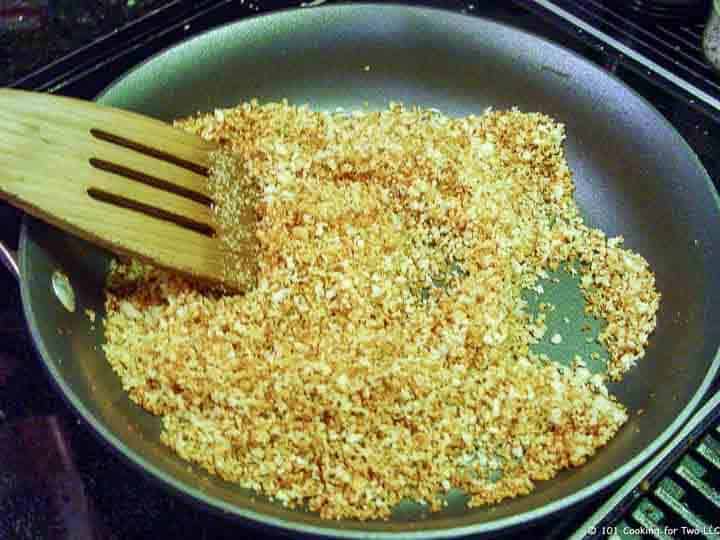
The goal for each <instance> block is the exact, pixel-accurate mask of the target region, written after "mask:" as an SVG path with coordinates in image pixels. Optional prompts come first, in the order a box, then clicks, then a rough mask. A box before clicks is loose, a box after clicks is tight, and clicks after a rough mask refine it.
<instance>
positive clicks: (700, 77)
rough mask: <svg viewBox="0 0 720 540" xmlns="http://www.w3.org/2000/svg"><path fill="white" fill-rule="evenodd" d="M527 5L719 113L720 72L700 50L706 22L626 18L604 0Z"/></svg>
mask: <svg viewBox="0 0 720 540" xmlns="http://www.w3.org/2000/svg"><path fill="white" fill-rule="evenodd" d="M528 7H529V8H530V9H533V10H535V11H538V12H540V14H544V15H545V16H546V17H547V16H550V17H551V18H552V19H555V20H557V19H559V20H560V21H562V23H563V24H564V25H566V27H567V22H570V23H572V25H573V27H574V28H575V29H576V30H577V31H579V32H581V33H584V34H586V35H589V36H591V37H592V38H594V39H596V40H598V41H599V42H600V43H602V45H603V46H609V47H610V48H612V49H614V50H615V51H616V52H617V53H619V56H620V60H621V61H623V62H624V63H626V64H628V67H630V68H634V69H635V71H638V72H640V73H641V74H642V75H643V76H645V77H646V78H648V79H650V80H652V81H654V82H658V83H660V84H663V85H667V84H668V83H669V84H670V85H672V86H674V87H676V89H679V90H681V91H682V92H684V93H685V94H686V95H689V102H690V104H693V105H694V104H695V103H694V101H697V102H698V103H697V104H698V105H700V106H701V107H704V108H705V109H708V110H709V112H711V113H712V114H713V115H714V116H717V115H720V74H718V73H717V72H716V71H714V69H713V68H712V66H711V65H710V63H709V62H708V61H707V60H706V59H705V56H704V54H703V50H702V35H703V29H704V24H703V23H698V22H693V21H688V22H686V23H684V24H677V23H675V22H670V21H666V22H658V21H657V20H653V19H650V18H649V17H645V18H641V17H639V16H638V15H637V14H635V15H628V13H627V12H626V11H624V10H623V9H622V8H620V9H619V8H618V7H617V6H615V5H613V3H612V2H607V1H602V0H585V1H583V2H577V1H575V0H534V1H531V2H529V3H528Z"/></svg>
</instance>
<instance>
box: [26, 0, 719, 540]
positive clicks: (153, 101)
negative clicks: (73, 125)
mask: <svg viewBox="0 0 720 540" xmlns="http://www.w3.org/2000/svg"><path fill="white" fill-rule="evenodd" d="M365 66H370V69H369V70H366V69H365ZM254 97H258V98H259V99H261V100H263V101H269V100H279V99H282V98H288V99H289V100H290V101H291V102H292V103H309V104H310V105H311V106H313V107H317V108H323V109H329V108H334V107H338V106H343V107H348V108H353V107H360V106H362V105H363V104H364V103H365V102H367V104H368V105H369V106H370V107H371V108H382V107H385V106H386V105H387V103H388V101H390V100H393V101H402V102H405V103H407V104H418V105H423V106H428V107H435V108H438V109H440V110H442V111H444V112H447V113H450V114H468V113H481V112H482V111H483V110H484V109H485V108H486V107H488V106H492V107H495V108H508V107H513V106H517V107H519V108H521V109H523V110H527V111H542V112H544V113H547V114H549V115H552V116H553V117H555V118H556V119H558V120H560V121H562V122H564V123H565V124H566V125H567V132H568V140H567V143H566V149H567V156H568V159H569V162H570V165H571V168H572V171H573V172H574V176H575V180H576V183H577V193H576V197H577V201H578V203H579V205H580V207H581V208H582V210H583V211H584V213H585V215H586V217H587V219H588V220H589V222H590V223H591V224H592V225H594V226H599V227H601V228H602V229H604V230H605V231H606V232H607V233H608V234H609V235H615V234H623V235H624V236H625V238H626V241H627V245H628V246H630V247H631V248H632V249H634V250H636V251H638V252H640V253H641V254H643V255H644V256H645V257H646V258H647V259H648V260H649V262H650V264H651V265H652V268H653V269H654V270H655V271H656V274H657V284H658V288H659V289H660V291H661V292H662V294H663V300H662V307H661V311H660V313H659V324H658V328H657V332H656V334H655V335H654V337H653V338H652V341H651V344H650V347H649V349H648V352H647V357H646V358H645V359H644V360H642V361H641V362H640V364H639V366H638V367H637V368H636V369H634V370H633V371H632V372H631V373H630V374H629V375H628V376H627V377H626V378H625V380H624V381H623V382H622V383H620V384H617V385H615V386H614V390H615V392H616V393H617V395H618V396H619V397H620V398H621V400H622V401H623V402H624V403H625V404H627V405H628V406H629V408H630V410H631V411H633V414H632V415H631V420H630V421H629V422H628V424H627V425H626V426H625V427H624V428H623V429H622V431H621V432H620V434H619V435H618V436H617V437H616V438H615V439H614V440H613V441H612V442H611V443H610V444H609V446H608V447H607V448H605V449H603V450H602V451H601V452H600V453H599V454H598V455H597V456H596V457H595V458H594V459H593V460H591V461H590V462H589V463H588V464H587V465H586V466H584V467H582V468H580V469H577V470H573V471H568V472H565V473H563V474H561V475H560V476H559V477H557V478H556V479H554V480H552V481H547V482H541V483H539V485H538V488H537V490H536V491H535V492H534V493H532V494H531V495H529V496H526V497H522V498H519V499H516V500H512V501H507V502H503V503H501V504H499V505H497V506H495V507H492V508H481V509H473V510H465V509H464V508H463V506H462V504H451V505H450V506H449V508H447V509H446V510H445V511H443V512H441V513H438V514H434V515H431V516H429V517H422V516H420V515H418V514H417V513H415V512H412V511H408V512H404V513H403V512H401V513H399V514H398V515H397V516H396V517H395V518H393V519H392V520H390V521H387V522H368V523H361V522H353V521H337V522H324V521H322V520H320V519H319V518H318V517H317V516H316V515H314V514H311V513H305V512H301V511H291V510H287V509H284V508H283V507H281V506H280V505H277V504H273V503H271V502H269V501H267V500H266V499H264V498H262V497H254V498H251V494H249V493H248V492H245V491H243V490H241V489H238V488H236V487H234V486H232V485H230V484H227V483H225V482H223V481H220V480H217V479H215V478H213V477H210V476H209V475H207V474H205V473H204V472H202V471H200V470H197V469H195V468H193V467H189V466H188V464H187V463H185V462H183V461H181V460H180V459H179V458H177V457H175V456H174V455H173V454H172V453H171V452H170V451H168V450H167V449H166V448H165V447H163V446H162V445H161V444H160V442H159V439H158V433H159V420H158V419H157V418H155V417H152V416H151V415H149V414H148V413H145V412H144V411H142V410H141V409H139V408H138V407H137V406H135V405H133V404H132V403H131V402H130V401H129V400H128V399H127V398H126V396H125V394H124V393H123V391H122V388H121V386H120V382H119V380H118V378H117V377H116V376H115V375H114V374H113V373H112V371H111V370H110V368H109V367H108V365H107V363H106V361H105V358H104V356H103V353H102V351H101V350H100V348H99V345H100V344H101V343H102V325H101V323H100V321H98V322H97V323H96V324H95V325H91V323H90V321H89V319H88V318H87V317H86V316H85V314H84V313H83V311H84V309H85V308H92V309H94V310H96V311H97V312H98V315H99V317H102V313H103V308H102V304H103V294H102V285H103V280H104V275H105V271H106V268H107V263H108V256H107V255H106V254H105V253H104V252H102V251H101V250H99V249H97V248H94V247H92V246H90V245H88V244H86V243H84V242H81V241H79V240H77V239H75V238H72V237H70V236H67V235H65V234H63V233H61V232H59V231H57V230H55V229H53V228H51V227H49V226H46V225H44V224H42V223H40V222H37V221H35V220H32V219H27V220H26V222H25V226H24V227H23V231H22V238H21V253H20V255H21V256H20V264H21V271H22V278H23V279H22V295H23V301H24V306H25V310H26V316H27V320H28V323H29V326H30V328H31V331H32V334H33V337H34V339H35V342H36V344H37V347H38V350H39V352H40V354H41V356H42V359H43V361H44V363H45V364H46V366H47V368H48V370H49V372H50V375H51V377H52V378H53V379H54V381H55V382H56V383H57V384H58V386H59V388H60V389H61V391H62V392H63V394H64V395H65V396H66V397H67V398H68V400H69V401H70V402H71V403H72V404H73V406H74V407H75V408H76V409H77V410H78V411H79V413H80V414H81V415H82V416H83V417H84V418H85V419H86V420H87V421H88V422H89V423H90V424H91V425H92V426H93V427H94V428H95V430H97V431H98V432H99V433H100V434H101V436H102V437H103V438H104V439H106V440H107V441H108V442H109V443H110V444H111V445H112V446H114V447H115V448H117V449H118V450H119V451H120V453H121V454H123V455H124V456H125V457H126V458H128V459H129V460H130V461H131V462H133V463H135V464H137V465H138V466H139V467H141V468H142V469H144V470H145V471H146V472H148V473H149V474H151V475H152V476H155V477H157V478H158V479H160V480H161V481H162V482H163V483H165V484H167V485H169V486H171V487H172V488H173V489H175V490H177V491H179V492H182V493H184V494H186V495H189V496H191V497H192V498H194V499H196V500H199V501H202V502H203V503H205V504H207V505H209V506H210V507H214V508H216V509H219V510H221V511H223V512H226V513H230V514H234V515H237V516H242V517H245V518H250V519H251V520H255V521H261V522H264V523H266V524H273V525H278V526H280V527H283V528H288V529H291V530H294V531H302V532H305V533H313V532H314V533H319V534H331V535H342V536H354V537H367V538H376V537H384V536H388V535H393V534H396V535H398V536H400V537H403V538H411V537H418V538H419V537H423V538H430V537H435V536H455V535H460V534H468V533H471V532H489V531H492V530H497V529H499V528H504V527H509V526H512V525H517V524H521V523H524V522H527V521H530V520H533V519H537V518H539V517H542V516H544V515H547V514H549V513H551V512H556V511H558V510H561V509H563V508H567V507H569V506H570V505H572V504H573V503H575V502H577V501H579V500H580V499H583V498H585V497H588V496H589V495H591V494H593V493H594V492H596V491H598V490H599V489H601V488H603V487H606V486H608V485H610V484H611V483H612V482H614V481H616V480H617V479H619V478H621V477H622V476H623V475H625V474H627V473H628V472H629V471H630V470H632V469H633V468H634V467H636V466H637V465H638V464H639V463H640V462H641V461H642V460H643V459H644V458H645V457H647V456H648V455H649V454H650V453H652V451H654V450H655V449H657V448H658V447H659V446H660V445H661V444H662V443H663V442H664V441H666V440H667V439H668V437H669V436H670V434H671V433H672V432H673V431H674V430H675V429H677V428H678V426H680V425H681V424H682V423H683V421H684V420H685V419H686V418H687V416H688V414H689V412H690V410H691V409H692V408H693V407H694V406H695V405H696V404H697V403H698V400H699V399H700V397H701V393H702V392H703V391H704V390H705V389H706V388H707V385H708V383H709V381H710V380H711V378H712V377H713V375H714V374H715V372H716V371H717V368H718V360H717V358H716V352H717V348H718V332H717V329H718V328H720V309H717V306H718V305H720V287H719V285H720V280H718V278H717V277H716V276H715V271H716V268H718V267H720V256H719V251H718V249H719V248H720V243H719V240H720V238H719V236H718V232H719V231H720V228H719V224H720V219H718V218H719V217H720V213H719V211H718V199H717V196H716V192H715V189H714V187H713V185H712V183H711V182H710V180H709V178H708V176H707V174H706V172H705V171H704V169H703V168H702V166H701V164H700V163H699V161H698V159H697V158H696V156H695V155H694V154H693V152H692V151H691V149H690V148H689V147H688V146H687V144H686V143H685V141H684V140H683V139H682V138H681V137H680V136H679V135H678V133H677V132H676V131H675V130H674V129H673V128H672V127H671V126H670V125H669V124H668V123H667V122H666V121H665V120H664V119H663V118H662V117H661V116H660V115H659V114H658V113H657V112H656V111H655V110H654V109H653V108H652V107H651V106H650V105H649V104H648V103H647V102H645V101H644V100H643V99H642V98H640V97H639V96H638V95H637V94H635V93H634V92H633V91H632V90H630V89H628V88H627V87H626V86H624V85H623V84H622V83H621V82H619V81H617V80H616V79H614V78H612V77H610V76H608V75H607V74H606V73H604V72H603V71H601V70H600V69H598V68H597V67H594V66H593V65H591V64H590V63H589V62H587V61H585V60H583V59H581V58H580V57H578V56H576V55H574V54H573V53H570V52H568V51H566V50H564V49H562V48H560V47H558V46H555V45H553V44H550V43H548V42H546V41H543V40H541V39H538V38H537V37H534V36H532V35H529V34H526V33H524V32H520V31H517V30H514V29H512V28H508V27H506V26H502V25H499V24H495V23H492V22H489V21H486V20H483V19H479V18H475V17H465V16H461V15H456V14H450V13H447V12H443V11H436V10H430V9H418V8H408V7H401V6H389V5H384V6H368V5H353V6H330V7H321V8H313V9H309V10H295V11H286V12H282V13H278V14H273V15H271V16H262V17H257V18H253V19H249V20H245V21H243V22H240V23H238V24H233V25H229V26H226V27H223V28H221V29H219V30H215V31H213V32H210V33H207V34H204V35H202V36H200V37H198V38H195V39H193V40H191V41H189V42H186V43H184V44H182V45H180V46H178V47H175V48H173V49H171V50H168V51H166V52H164V53H163V54H161V55H159V56H157V57H156V58H154V59H152V60H151V61H149V62H147V63H145V64H143V65H141V66H140V67H138V68H136V69H135V70H133V71H132V72H131V73H129V74H128V75H127V76H125V77H123V78H122V79H121V80H119V81H118V82H117V83H115V84H114V85H113V86H112V87H111V88H110V89H109V90H108V91H107V92H106V93H105V94H103V96H102V97H101V98H100V101H102V102H103V103H105V104H112V105H116V106H119V107H124V108H127V109H132V110H136V111H139V112H142V113H146V114H148V115H151V116H155V117H157V118H161V119H164V120H170V119H172V118H175V117H180V116H185V115H189V114H192V113H195V112H196V111H211V110H212V109H213V108H215V107H224V106H232V105H234V104H237V103H238V102H240V101H241V100H245V99H249V98H254ZM178 249H182V246H178ZM55 270H61V271H63V272H65V273H66V274H67V275H68V276H69V277H70V281H71V283H72V286H73V287H74V290H75V294H76V298H77V306H78V308H77V310H76V311H75V313H68V312H67V311H66V310H65V309H64V308H63V307H62V306H61V305H60V303H59V302H58V301H57V299H56V298H55V296H54V294H53V293H52V290H51V286H50V281H51V274H52V272H53V271H55ZM59 328H60V329H62V332H61V333H59V332H58V329H59ZM639 409H643V410H644V414H642V415H638V414H634V412H636V411H638V410H639Z"/></svg>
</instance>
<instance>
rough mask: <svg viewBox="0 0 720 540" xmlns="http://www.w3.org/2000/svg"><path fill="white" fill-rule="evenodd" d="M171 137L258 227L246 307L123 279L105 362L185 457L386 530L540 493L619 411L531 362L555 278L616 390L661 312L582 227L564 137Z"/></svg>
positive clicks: (637, 266)
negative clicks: (564, 272) (543, 281)
mask: <svg viewBox="0 0 720 540" xmlns="http://www.w3.org/2000/svg"><path fill="white" fill-rule="evenodd" d="M178 124H179V125H180V126H182V127H183V128H185V129H187V130H189V131H192V132H195V133H199V134H201V135H202V136H203V137H205V138H207V139H212V140H215V141H218V142H219V143H220V144H221V145H222V147H223V148H224V149H225V150H226V151H227V152H231V153H233V154H234V155H235V156H237V158H238V161H237V166H235V167H227V166H218V167H216V170H215V171H214V174H213V175H211V176H212V177H211V179H210V184H211V186H210V187H211V192H212V193H213V196H214V200H215V201H216V203H217V208H216V215H217V219H218V221H219V224H220V227H221V230H222V231H223V235H224V238H225V239H226V241H227V244H228V245H229V246H232V245H233V235H234V234H240V231H239V230H238V227H237V226H235V227H234V226H233V212H231V211H227V208H230V207H232V205H237V204H241V205H242V204H253V205H254V207H255V211H256V213H257V218H258V224H257V231H256V234H257V237H258V284H257V286H256V287H255V288H254V289H252V290H250V291H248V292H247V293H246V294H244V295H230V294H220V293H217V292H215V291H210V290H207V289H205V288H203V287H201V286H200V285H198V284H196V283H193V281H191V280H189V279H186V278H183V277H179V276H176V275H171V274H169V273H166V272H165V271H161V270H158V269H155V268H150V267H146V266H143V265H140V264H139V263H137V262H129V263H123V264H116V265H115V266H114V267H113V270H112V272H111V276H110V281H109V286H108V291H107V317H106V318H105V320H104V323H105V332H106V338H107V344H106V345H105V352H106V354H107V358H108V360H109V361H110V363H111V365H112V367H113V368H114V370H115V371H116V372H117V373H118V374H119V376H120V377H121V379H122V383H123V385H124V387H125V389H126V390H127V391H128V392H129V395H130V397H131V398H132V399H133V400H134V401H136V402H137V403H139V404H140V405H142V406H143V407H144V408H146V409H147V410H149V411H151V412H153V413H155V414H158V415H162V417H163V432H162V440H163V441H164V443H166V444H167V445H169V446H170V447H171V448H173V449H174V450H175V451H176V452H177V453H178V454H179V455H180V456H182V457H183V458H185V459H188V460H190V461H193V462H196V463H199V464H201V465H202V466H203V467H205V468H206V469H207V470H209V471H211V472H212V473H215V474H218V475H220V476H221V477H223V478H225V479H227V480H230V481H233V482H237V483H239V484H241V485H242V486H246V487H248V488H252V489H254V490H257V491H258V492H261V493H264V494H267V495H269V496H271V497H273V498H274V499H276V500H279V501H282V503H284V504H286V505H287V506H290V507H306V508H308V509H310V510H313V511H317V512H319V513H320V515H321V516H322V517H324V518H329V519H333V518H334V519H340V518H358V519H373V518H386V517H388V516H389V515H390V513H391V511H392V510H393V507H394V506H395V505H396V504H398V503H399V502H400V501H401V500H402V499H411V500H415V501H420V502H424V503H426V504H428V505H429V506H430V507H431V508H432V509H433V510H437V509H439V508H440V507H441V506H442V504H443V502H442V501H443V495H444V494H446V493H447V492H448V490H450V489H451V488H459V489H462V490H463V491H465V492H466V493H467V494H468V495H469V496H470V501H469V504H470V505H471V506H478V505H484V504H488V503H494V502H497V501H500V500H502V499H505V498H508V497H515V496H518V495H522V494H526V493H528V492H530V491H531V490H532V489H533V485H534V482H536V481H537V480H544V479H549V478H551V477H553V476H554V475H555V474H557V473H558V471H560V470H561V469H564V468H566V467H570V466H578V465H581V464H582V463H584V462H585V461H586V460H587V459H588V458H589V457H590V456H592V455H593V454H594V453H595V452H596V450H597V449H598V448H600V447H602V446H603V445H604V444H606V443H607V442H608V441H609V440H610V438H612V437H613V435H614V434H615V433H616V432H617V431H618V429H619V428H620V426H621V425H622V424H623V423H624V422H625V420H626V419H627V413H626V410H625V408H624V407H623V406H622V405H621V404H620V403H618V402H617V401H616V400H615V398H614V397H613V396H612V395H609V394H608V391H607V388H606V386H605V377H604V376H601V375H592V374H591V373H590V372H589V371H588V370H587V369H585V368H584V367H581V366H578V365H576V366H574V367H572V368H564V367H561V366H559V365H557V364H555V363H553V362H546V361H543V359H541V358H539V357H538V356H537V355H536V354H534V353H533V352H532V351H531V350H530V346H531V345H532V344H533V343H536V342H537V341H538V339H540V337H541V336H542V334H543V333H544V331H545V328H544V326H543V322H542V319H541V318H540V319H535V318H533V317H532V316H531V315H530V314H529V313H528V310H527V306H526V304H525V302H524V301H523V299H522V295H521V293H522V290H523V289H524V288H529V287H535V286H536V285H537V281H538V279H539V278H540V277H543V276H546V275H547V274H546V272H547V270H548V269H556V268H558V266H559V265H562V264H564V263H568V265H571V266H573V268H575V267H577V269H578V270H579V272H580V273H581V278H582V279H581V283H582V285H581V287H582V291H583V294H584V295H585V298H586V300H587V309H588V310H589V312H591V313H592V314H594V315H596V316H599V317H603V318H605V319H606V320H607V321H608V325H607V327H606V328H605V329H604V331H603V333H602V334H601V336H600V339H601V340H602V342H603V343H604V344H605V345H606V346H607V348H608V350H609V353H610V361H609V369H608V374H609V376H610V377H611V378H613V379H618V378H620V376H621V375H622V374H623V373H624V372H625V371H626V370H627V369H629V368H630V367H631V366H632V365H633V364H634V362H635V361H636V360H637V359H638V358H640V357H642V356H643V354H644V347H645V345H646V343H647V340H648V336H649V335H650V333H651V332H652V331H653V329H654V327H655V322H656V320H655V314H656V311H657V309H658V304H659V298H660V295H659V293H658V292H657V291H656V289H655V283H654V277H653V274H652V273H651V271H650V269H649V268H648V265H647V263H646V261H645V260H644V259H643V258H642V257H641V256H640V255H638V254H635V253H632V252H631V251H629V250H626V249H623V248H622V239H621V238H616V239H608V238H606V237H605V235H604V234H603V233H602V232H601V231H598V230H592V229H590V228H588V227H587V226H586V225H584V224H583V221H582V218H581V216H580V214H579V211H578V208H577V206H576V204H575V202H574V200H573V191H574V186H573V182H572V178H571V174H570V171H569V170H568V166H567V163H566V161H565V158H564V155H563V150H562V142H563V139H564V136H565V135H564V130H563V126H562V125H560V124H558V123H556V122H554V121H553V120H552V119H551V118H548V117H547V116H544V115H542V114H526V113H521V112H518V111H515V110H512V111H506V112H493V111H488V112H487V113H485V114H483V115H480V116H469V117H465V118H449V117H447V116H445V115H443V114H440V113H438V112H434V111H430V110H423V109H407V108H403V107H401V106H398V105H393V106H391V107H390V108H389V109H388V110H385V111H382V112H369V111H364V112H354V113H352V114H343V113H338V112H335V113H328V112H317V111H313V110H310V109H309V108H307V107H295V106H290V105H288V104H287V103H273V104H266V105H260V104H258V103H256V102H250V103H244V104H242V105H240V106H238V107H236V108H234V109H228V110H218V111H216V112H215V113H214V114H212V115H207V116H198V117H194V118H190V119H186V120H183V121H180V122H179V123H178ZM225 155H227V154H225ZM218 163H223V160H222V159H219V160H218ZM224 163H225V165H227V161H225V162H224ZM228 170H231V171H232V172H233V174H228ZM238 175H239V176H238ZM239 178H240V179H239ZM238 186H241V188H238ZM248 193H250V194H251V195H250V196H249V195H247V194H248ZM238 201H241V202H240V203H238ZM228 205H230V206H228ZM223 209H225V210H223Z"/></svg>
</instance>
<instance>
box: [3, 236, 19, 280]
mask: <svg viewBox="0 0 720 540" xmlns="http://www.w3.org/2000/svg"><path fill="white" fill-rule="evenodd" d="M0 261H2V264H3V265H4V266H5V268H7V269H8V270H9V271H10V273H11V274H12V275H13V276H15V279H17V280H18V281H20V265H19V264H18V258H17V252H15V251H14V250H12V249H10V248H9V247H7V246H6V245H5V244H3V243H2V242H0Z"/></svg>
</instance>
